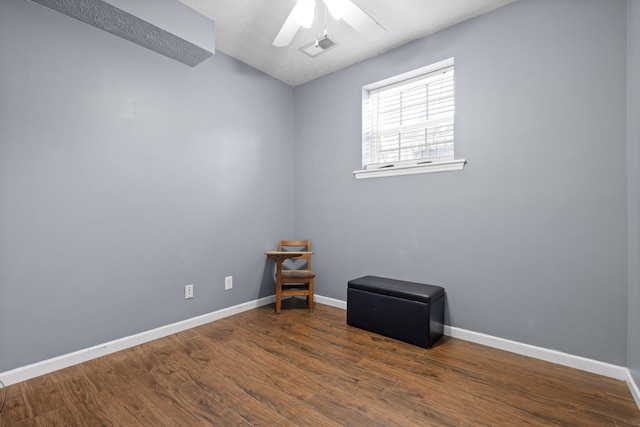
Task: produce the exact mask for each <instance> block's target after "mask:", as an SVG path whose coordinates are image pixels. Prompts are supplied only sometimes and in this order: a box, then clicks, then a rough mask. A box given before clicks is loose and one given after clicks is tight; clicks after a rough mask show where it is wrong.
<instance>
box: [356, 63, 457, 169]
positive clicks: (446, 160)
mask: <svg viewBox="0 0 640 427" xmlns="http://www.w3.org/2000/svg"><path fill="white" fill-rule="evenodd" d="M453 67H454V58H448V59H445V60H443V61H439V62H436V63H434V64H431V65H427V66H425V67H421V68H418V69H416V70H412V71H409V72H406V73H402V74H399V75H396V76H393V77H390V78H388V79H384V80H380V81H378V82H375V83H371V84H368V85H366V86H363V87H362V169H361V170H357V171H354V172H353V174H354V176H355V177H356V179H362V178H377V177H382V176H395V175H410V174H411V175H412V174H421V173H431V172H446V171H455V170H462V169H463V168H464V165H465V164H466V161H465V160H464V159H456V158H455V137H454V154H453V156H446V157H445V156H441V157H435V158H434V157H431V158H430V157H422V158H419V159H412V160H401V161H394V162H388V163H375V164H374V163H371V149H372V148H371V145H372V142H371V136H370V128H371V112H370V106H369V105H370V104H369V100H370V94H371V92H379V91H380V90H381V89H383V88H388V89H391V90H392V89H394V88H396V87H398V86H399V85H403V84H405V83H410V82H411V81H415V80H416V79H421V78H429V77H430V75H434V74H435V73H437V72H441V71H442V70H445V69H448V68H452V69H453ZM454 72H455V71H454ZM454 76H455V74H454ZM454 78H455V77H454ZM454 87H455V81H454ZM383 90H384V89H383ZM454 105H455V93H454ZM454 108H455V107H454ZM453 120H454V121H453V126H454V132H455V111H454V119H453ZM454 135H455V133H454Z"/></svg>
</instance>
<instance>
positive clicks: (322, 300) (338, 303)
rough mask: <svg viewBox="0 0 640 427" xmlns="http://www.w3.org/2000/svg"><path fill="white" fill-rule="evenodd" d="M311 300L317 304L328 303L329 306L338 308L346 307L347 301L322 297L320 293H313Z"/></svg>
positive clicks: (344, 308)
mask: <svg viewBox="0 0 640 427" xmlns="http://www.w3.org/2000/svg"><path fill="white" fill-rule="evenodd" d="M313 301H314V302H317V303H319V304H324V305H329V306H331V307H335V308H340V309H342V310H346V309H347V302H346V301H341V300H339V299H333V298H329V297H323V296H322V295H318V294H316V295H314V297H313Z"/></svg>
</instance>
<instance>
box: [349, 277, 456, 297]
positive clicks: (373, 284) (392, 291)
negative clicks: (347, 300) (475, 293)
mask: <svg viewBox="0 0 640 427" xmlns="http://www.w3.org/2000/svg"><path fill="white" fill-rule="evenodd" d="M348 287H349V288H351V289H360V290H362V291H368V292H373V293H376V294H382V295H390V296H394V297H399V298H405V299H410V300H413V301H421V302H431V300H432V299H436V298H438V297H440V296H442V295H443V294H444V288H443V287H441V286H434V285H426V284H423V283H415V282H405V281H404V280H395V279H386V278H384V277H377V276H364V277H360V278H358V279H353V280H349V282H348Z"/></svg>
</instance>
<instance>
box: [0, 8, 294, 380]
mask: <svg viewBox="0 0 640 427" xmlns="http://www.w3.org/2000/svg"><path fill="white" fill-rule="evenodd" d="M257 95H258V96H257ZM292 118H293V90H292V89H291V87H289V86H287V85H285V84H283V83H280V82H278V81H277V80H275V79H273V78H271V77H269V76H267V75H265V74H263V73H260V72H258V71H256V70H255V69H252V68H250V67H249V66H246V65H244V64H242V63H240V62H238V61H235V60H233V59H231V58H230V57H228V56H226V55H224V54H223V53H220V52H218V53H217V54H216V55H215V56H214V57H212V58H210V59H208V60H207V61H205V62H203V63H202V64H200V65H198V66H197V67H195V68H190V67H187V66H185V65H183V64H181V63H179V62H176V61H173V60H171V59H168V58H165V57H163V56H160V55H158V54H156V53H154V52H151V51H149V50H146V49H144V48H141V47H139V46H137V45H134V44H132V43H130V42H127V41H125V40H122V39H119V38H117V37H115V36H113V35H111V34H108V33H105V32H102V31H100V30H97V29H95V28H93V27H90V26H88V25H86V24H83V23H81V22H78V21H75V20H73V19H71V18H68V17H67V16H64V15H61V14H58V13H56V12H53V11H51V10H49V9H46V8H44V7H41V6H38V5H36V4H33V3H30V2H28V1H26V0H2V1H0V372H3V371H6V370H10V369H13V368H16V367H19V366H24V365H27V364H29V363H32V362H36V361H40V360H43V359H47V358H50V357H54V356H58V355H60V354H64V353H68V352H71V351H74V350H78V349H83V348H86V347H89V346H92V345H96V344H99V343H103V342H106V341H109V340H112V339H116V338H120V337H123V336H127V335H130V334H133V333H137V332H141V331H146V330H149V329H151V328H154V327H158V326H162V325H166V324H169V323H172V322H175V321H179V320H183V319H187V318H190V317H193V316H196V315H199V314H203V313H208V312H211V311H214V310H217V309H220V308H223V307H229V306H232V305H235V304H239V303H242V302H245V301H251V300H255V299H256V298H259V297H263V296H267V295H271V294H273V285H272V284H271V285H270V286H269V280H271V279H270V277H267V278H266V279H265V277H264V275H263V273H264V271H265V256H264V254H263V252H264V251H265V250H268V249H272V248H274V247H275V245H276V242H277V239H278V238H281V237H282V236H289V235H292V234H293V186H292V184H291V181H292V178H293V173H294V170H293V167H291V166H290V165H291V164H292V163H293V129H292V126H291V120H292ZM274 183H278V185H277V186H276V185H274ZM226 275H233V277H234V288H233V290H231V291H226V292H225V291H224V276H226ZM267 276H268V275H267ZM187 283H193V284H195V298H194V299H193V300H189V301H185V300H184V299H183V292H184V285H185V284H187Z"/></svg>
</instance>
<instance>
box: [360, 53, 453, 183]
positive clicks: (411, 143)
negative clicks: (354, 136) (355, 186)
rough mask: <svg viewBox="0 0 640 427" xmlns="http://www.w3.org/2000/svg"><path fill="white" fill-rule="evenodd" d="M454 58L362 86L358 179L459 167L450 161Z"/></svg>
mask: <svg viewBox="0 0 640 427" xmlns="http://www.w3.org/2000/svg"><path fill="white" fill-rule="evenodd" d="M454 92H455V85H454V67H453V58H451V59H448V60H445V61H441V62H438V63H437V64H433V65H430V66H427V67H423V68H420V69H418V70H414V71H411V72H409V73H405V74H402V75H399V76H396V77H392V78H391V79H387V80H383V81H381V82H377V83H373V84H371V85H368V86H365V87H364V88H363V102H362V112H363V116H362V166H363V170H361V171H356V172H354V174H355V175H356V178H373V177H377V176H384V175H404V174H413V173H426V172H440V171H445V170H460V169H462V168H463V167H464V160H455V159H454V115H455V114H454V113H455V109H454V107H455V102H454Z"/></svg>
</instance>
